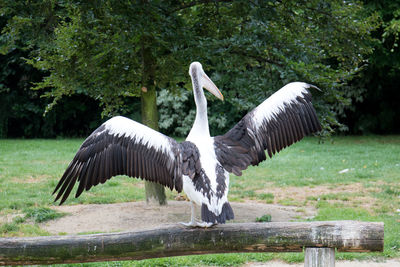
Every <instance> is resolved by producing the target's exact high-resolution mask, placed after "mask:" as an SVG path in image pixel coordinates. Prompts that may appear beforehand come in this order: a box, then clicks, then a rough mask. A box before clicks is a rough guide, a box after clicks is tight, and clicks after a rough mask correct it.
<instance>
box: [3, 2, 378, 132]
mask: <svg viewBox="0 0 400 267" xmlns="http://www.w3.org/2000/svg"><path fill="white" fill-rule="evenodd" d="M2 2H3V5H1V6H2V8H1V9H0V13H1V27H2V35H1V38H0V42H1V43H0V51H1V52H2V53H3V54H4V56H6V57H8V56H9V55H10V53H17V54H19V55H21V54H22V53H23V54H24V57H25V58H26V60H25V62H26V63H28V64H30V65H31V66H34V67H35V68H36V69H37V70H39V71H38V72H39V73H40V75H39V77H38V79H39V80H40V79H42V81H41V82H39V83H36V84H35V86H34V87H35V89H36V90H40V91H36V94H40V95H44V96H46V97H48V99H47V100H42V102H43V103H41V104H40V105H38V107H40V109H44V108H46V110H47V111H48V116H49V114H51V113H52V112H53V113H54V112H55V113H56V115H53V116H55V117H58V116H59V114H60V113H62V111H58V112H57V111H54V107H55V106H54V105H55V104H56V103H60V104H61V103H63V102H62V99H64V98H65V97H70V96H71V95H80V96H82V97H83V98H84V99H86V98H91V99H94V101H96V103H98V104H99V105H100V106H101V109H102V110H103V116H109V115H114V114H123V115H128V116H131V115H132V114H136V115H135V116H136V117H138V113H139V112H138V110H137V109H132V106H131V105H132V103H137V101H136V100H134V98H136V97H137V96H139V95H141V94H143V93H142V92H141V90H140V88H141V87H142V86H146V87H148V88H150V87H153V86H154V87H155V89H157V90H158V91H159V90H161V89H163V88H167V89H168V92H174V93H175V94H182V95H185V94H186V93H185V92H182V90H183V89H182V88H185V89H189V90H190V88H191V84H190V79H189V76H188V75H187V70H188V65H189V63H190V62H191V61H195V60H197V61H200V62H202V63H203V66H204V69H205V70H206V72H207V73H208V74H209V75H210V77H211V78H212V79H213V80H214V81H215V83H216V84H217V85H218V86H219V87H220V89H221V91H222V93H223V94H224V95H225V99H226V101H225V102H219V101H218V102H217V101H214V100H213V99H212V101H210V111H211V112H210V113H211V116H210V121H211V123H212V127H211V128H212V129H215V130H214V133H220V132H224V131H225V130H226V129H228V128H229V127H231V126H232V125H233V124H234V123H236V122H237V121H238V119H240V118H241V117H242V116H243V115H244V114H245V113H246V112H247V111H248V110H249V109H251V108H253V107H255V106H256V105H257V104H259V103H260V102H261V101H263V100H264V99H265V98H266V97H268V96H269V95H270V94H272V93H273V92H274V91H276V90H277V89H278V88H280V87H281V86H282V85H284V84H286V83H288V82H290V81H295V80H301V81H306V82H310V83H313V84H315V85H317V86H319V87H320V88H321V89H322V92H321V93H317V92H314V93H315V104H316V107H317V110H318V113H319V115H320V118H321V120H322V123H323V125H324V129H325V131H326V132H330V131H331V129H332V127H338V126H339V127H341V124H340V123H339V122H338V120H337V118H338V115H340V114H342V113H343V110H344V109H345V107H346V106H348V105H349V104H350V103H351V101H352V99H355V98H357V97H358V96H359V90H358V89H355V88H356V87H355V88H352V87H350V86H349V81H351V80H352V79H353V77H354V75H355V74H356V73H357V72H358V71H359V70H360V69H362V67H363V64H364V63H363V59H364V58H365V57H366V56H367V55H368V54H369V53H371V52H372V48H373V47H372V45H371V44H372V39H371V36H370V33H371V31H373V30H374V29H375V28H376V26H377V16H376V14H375V13H373V12H370V13H367V12H365V10H364V8H363V6H362V5H361V4H360V3H359V2H357V1H354V2H343V1H338V0H330V1H325V2H320V1H317V0H313V1H283V2H282V1H252V2H248V1H193V2H192V1H157V0H154V1H131V2H124V1H122V2H114V1H106V0H98V1H89V2H76V1H54V0H40V1H35V3H34V4H32V2H31V1H11V0H3V1H2ZM15 51H16V52H15ZM6 60H10V59H9V58H6ZM26 63H24V62H23V61H21V63H19V64H20V65H25V64H26ZM4 73H5V72H4V71H3V72H2V74H1V75H3V76H4V77H8V74H6V75H4ZM3 76H0V77H2V80H4V78H3ZM42 77H43V78H42ZM28 81H29V82H37V81H38V80H37V79H30V80H28ZM1 82H2V81H1ZM150 89H151V88H150ZM14 90H20V88H15V87H8V89H6V90H2V92H0V93H1V94H2V96H3V95H4V96H8V95H9V94H11V91H14ZM160 94H162V93H160ZM189 98H190V96H189ZM210 100H211V99H210ZM2 101H5V100H2ZM142 101H143V99H142ZM152 101H153V100H152ZM184 101H185V100H182V101H181V102H184ZM161 102H163V100H162V101H161ZM159 103H160V101H159ZM165 103H166V102H165ZM165 103H164V104H165ZM73 104H74V105H76V106H80V104H79V102H78V101H73ZM188 104H191V103H188ZM56 106H57V105H56ZM135 107H137V106H135ZM167 107H168V109H167V111H166V112H167V113H169V114H174V113H175V112H174V111H173V110H174V109H176V108H177V107H174V108H173V109H170V108H169V106H167ZM182 107H183V106H182ZM52 108H53V110H51V109H52ZM164 108H165V107H164ZM191 108H192V107H191ZM50 110H51V111H50ZM186 111H187V106H186V105H185V107H184V108H183V109H180V110H179V111H178V113H180V114H183V113H184V112H186ZM212 111H218V112H215V113H216V114H214V113H213V112H212ZM189 112H190V111H189ZM83 113H87V112H86V111H84V112H83ZM93 113H97V110H94V111H93ZM97 114H98V113H97ZM142 114H143V112H142ZM186 114H188V113H186ZM6 117H7V116H6ZM50 117H51V116H49V118H50ZM77 117H80V120H81V122H82V124H87V123H88V121H93V119H91V118H83V117H81V116H77ZM190 117H191V115H189V116H187V117H186V116H185V117H184V118H185V119H184V120H182V119H180V120H179V121H177V123H178V124H176V125H174V124H170V125H171V127H174V126H176V127H178V129H174V128H167V129H165V130H166V132H167V133H174V134H184V133H185V132H187V129H185V128H187V127H186V126H185V125H183V124H182V122H185V123H186V122H188V120H189V118H190ZM160 118H161V122H162V123H163V121H162V115H161V116H160ZM45 120H47V119H45ZM2 121H3V124H6V122H4V121H6V119H3V120H2ZM8 125H10V123H8ZM213 125H214V126H213ZM341 128H343V127H341ZM4 131H5V130H4ZM75 134H80V133H75ZM50 135H51V134H50ZM53 135H54V134H53ZM3 136H6V134H3Z"/></svg>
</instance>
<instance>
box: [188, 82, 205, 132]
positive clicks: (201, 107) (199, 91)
mask: <svg viewBox="0 0 400 267" xmlns="http://www.w3.org/2000/svg"><path fill="white" fill-rule="evenodd" d="M198 78H199V77H193V78H192V83H193V94H194V101H195V103H196V119H195V120H194V124H193V127H192V129H191V130H190V133H189V135H188V137H187V139H190V137H198V138H201V137H210V130H209V128H208V116H207V99H206V97H205V96H204V91H203V88H202V86H201V84H200V81H199V79H198Z"/></svg>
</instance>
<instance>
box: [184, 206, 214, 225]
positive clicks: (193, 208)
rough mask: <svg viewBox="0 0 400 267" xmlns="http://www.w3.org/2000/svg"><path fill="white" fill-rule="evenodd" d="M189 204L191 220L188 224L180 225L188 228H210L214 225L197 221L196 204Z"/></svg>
mask: <svg viewBox="0 0 400 267" xmlns="http://www.w3.org/2000/svg"><path fill="white" fill-rule="evenodd" d="M190 204H191V218H190V222H188V223H184V222H181V224H182V225H184V226H188V227H204V228H207V227H211V226H213V225H214V224H213V223H208V222H203V221H201V220H199V219H197V218H196V204H194V202H190Z"/></svg>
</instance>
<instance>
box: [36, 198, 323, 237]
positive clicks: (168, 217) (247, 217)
mask: <svg viewBox="0 0 400 267" xmlns="http://www.w3.org/2000/svg"><path fill="white" fill-rule="evenodd" d="M231 205H232V208H233V211H234V213H235V220H233V221H230V222H234V223H235V222H255V220H256V218H258V217H261V216H263V215H265V214H270V215H271V218H272V221H286V222H287V221H291V220H293V219H296V218H299V217H303V218H304V217H305V216H312V215H314V214H315V210H314V209H307V210H306V212H304V210H303V211H301V212H298V211H297V209H298V208H297V207H289V206H280V205H272V204H262V203H257V202H252V201H249V202H245V203H231ZM53 209H55V210H58V211H61V212H67V213H68V215H67V216H65V217H62V218H59V219H57V220H53V221H49V222H46V223H43V224H41V225H40V227H41V228H42V229H44V230H46V231H48V232H50V233H52V234H58V233H68V234H77V233H88V232H89V233H90V232H116V231H118V232H119V231H133V230H140V229H151V228H156V227H160V226H161V225H164V226H165V225H168V224H175V223H178V222H188V221H189V220H190V203H189V202H187V201H171V200H170V201H168V205H167V206H155V205H147V204H146V202H142V201H140V202H127V203H116V204H91V205H74V206H60V207H53Z"/></svg>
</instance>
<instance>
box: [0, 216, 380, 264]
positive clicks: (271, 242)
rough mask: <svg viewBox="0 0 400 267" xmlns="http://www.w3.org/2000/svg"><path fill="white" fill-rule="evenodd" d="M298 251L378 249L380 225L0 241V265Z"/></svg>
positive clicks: (237, 227)
mask: <svg viewBox="0 0 400 267" xmlns="http://www.w3.org/2000/svg"><path fill="white" fill-rule="evenodd" d="M304 247H329V248H337V249H338V250H339V251H351V252H355V251H358V252H367V251H382V250H383V223H375V222H356V221H336V222H274V223H272V222H270V223H237V224H225V225H218V226H215V227H212V228H208V229H200V228H195V229H193V228H186V227H184V226H180V225H169V226H166V227H164V228H160V229H153V230H146V231H136V232H123V233H107V234H92V235H81V236H42V237H24V238H0V265H17V264H18V265H20V264H51V263H76V262H93V261H108V260H140V259H148V258H160V257H170V256H180V255H194V254H210V253H236V252H295V251H302V250H303V248H304Z"/></svg>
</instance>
